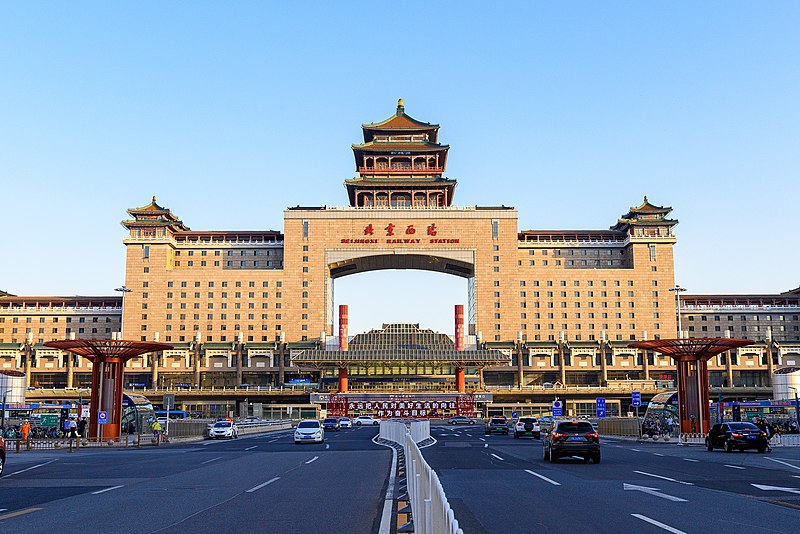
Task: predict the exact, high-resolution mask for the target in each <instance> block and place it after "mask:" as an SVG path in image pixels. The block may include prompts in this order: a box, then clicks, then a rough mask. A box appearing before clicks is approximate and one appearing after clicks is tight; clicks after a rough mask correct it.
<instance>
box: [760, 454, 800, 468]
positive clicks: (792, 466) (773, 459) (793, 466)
mask: <svg viewBox="0 0 800 534" xmlns="http://www.w3.org/2000/svg"><path fill="white" fill-rule="evenodd" d="M764 459H765V460H769V461H770V462H777V463H779V464H783V465H785V466H787V467H791V468H792V469H800V467H797V466H796V465H792V464H790V463H788V462H782V461H780V460H776V459H775V458H767V457H766V456H764Z"/></svg>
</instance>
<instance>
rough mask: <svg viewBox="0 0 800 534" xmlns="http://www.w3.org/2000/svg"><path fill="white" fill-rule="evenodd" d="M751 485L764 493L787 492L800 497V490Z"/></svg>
mask: <svg viewBox="0 0 800 534" xmlns="http://www.w3.org/2000/svg"><path fill="white" fill-rule="evenodd" d="M750 485H751V486H754V487H756V488H758V489H760V490H764V491H785V492H786V493H796V494H797V495H800V488H783V487H781V486H765V485H764V484H750Z"/></svg>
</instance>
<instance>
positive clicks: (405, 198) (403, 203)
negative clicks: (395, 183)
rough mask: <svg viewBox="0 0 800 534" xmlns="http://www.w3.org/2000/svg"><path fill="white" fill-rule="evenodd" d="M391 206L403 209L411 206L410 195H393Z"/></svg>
mask: <svg viewBox="0 0 800 534" xmlns="http://www.w3.org/2000/svg"><path fill="white" fill-rule="evenodd" d="M392 206H393V207H398V208H405V207H410V206H411V195H410V194H408V193H394V194H393V195H392Z"/></svg>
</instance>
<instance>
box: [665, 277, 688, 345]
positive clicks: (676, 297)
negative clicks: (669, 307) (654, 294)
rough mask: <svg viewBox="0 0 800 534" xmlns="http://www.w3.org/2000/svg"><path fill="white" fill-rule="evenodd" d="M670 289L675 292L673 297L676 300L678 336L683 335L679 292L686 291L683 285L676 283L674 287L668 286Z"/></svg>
mask: <svg viewBox="0 0 800 534" xmlns="http://www.w3.org/2000/svg"><path fill="white" fill-rule="evenodd" d="M669 290H670V291H673V292H675V299H676V301H677V313H678V338H682V337H683V330H682V329H681V293H683V292H684V291H686V288H685V287H681V286H679V285H678V284H675V287H671V288H669Z"/></svg>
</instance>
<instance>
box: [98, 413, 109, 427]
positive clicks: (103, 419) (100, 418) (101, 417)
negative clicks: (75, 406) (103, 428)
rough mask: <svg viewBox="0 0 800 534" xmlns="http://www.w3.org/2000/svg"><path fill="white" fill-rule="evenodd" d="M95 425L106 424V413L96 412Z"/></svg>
mask: <svg viewBox="0 0 800 534" xmlns="http://www.w3.org/2000/svg"><path fill="white" fill-rule="evenodd" d="M97 424H98V425H107V424H108V412H97Z"/></svg>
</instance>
